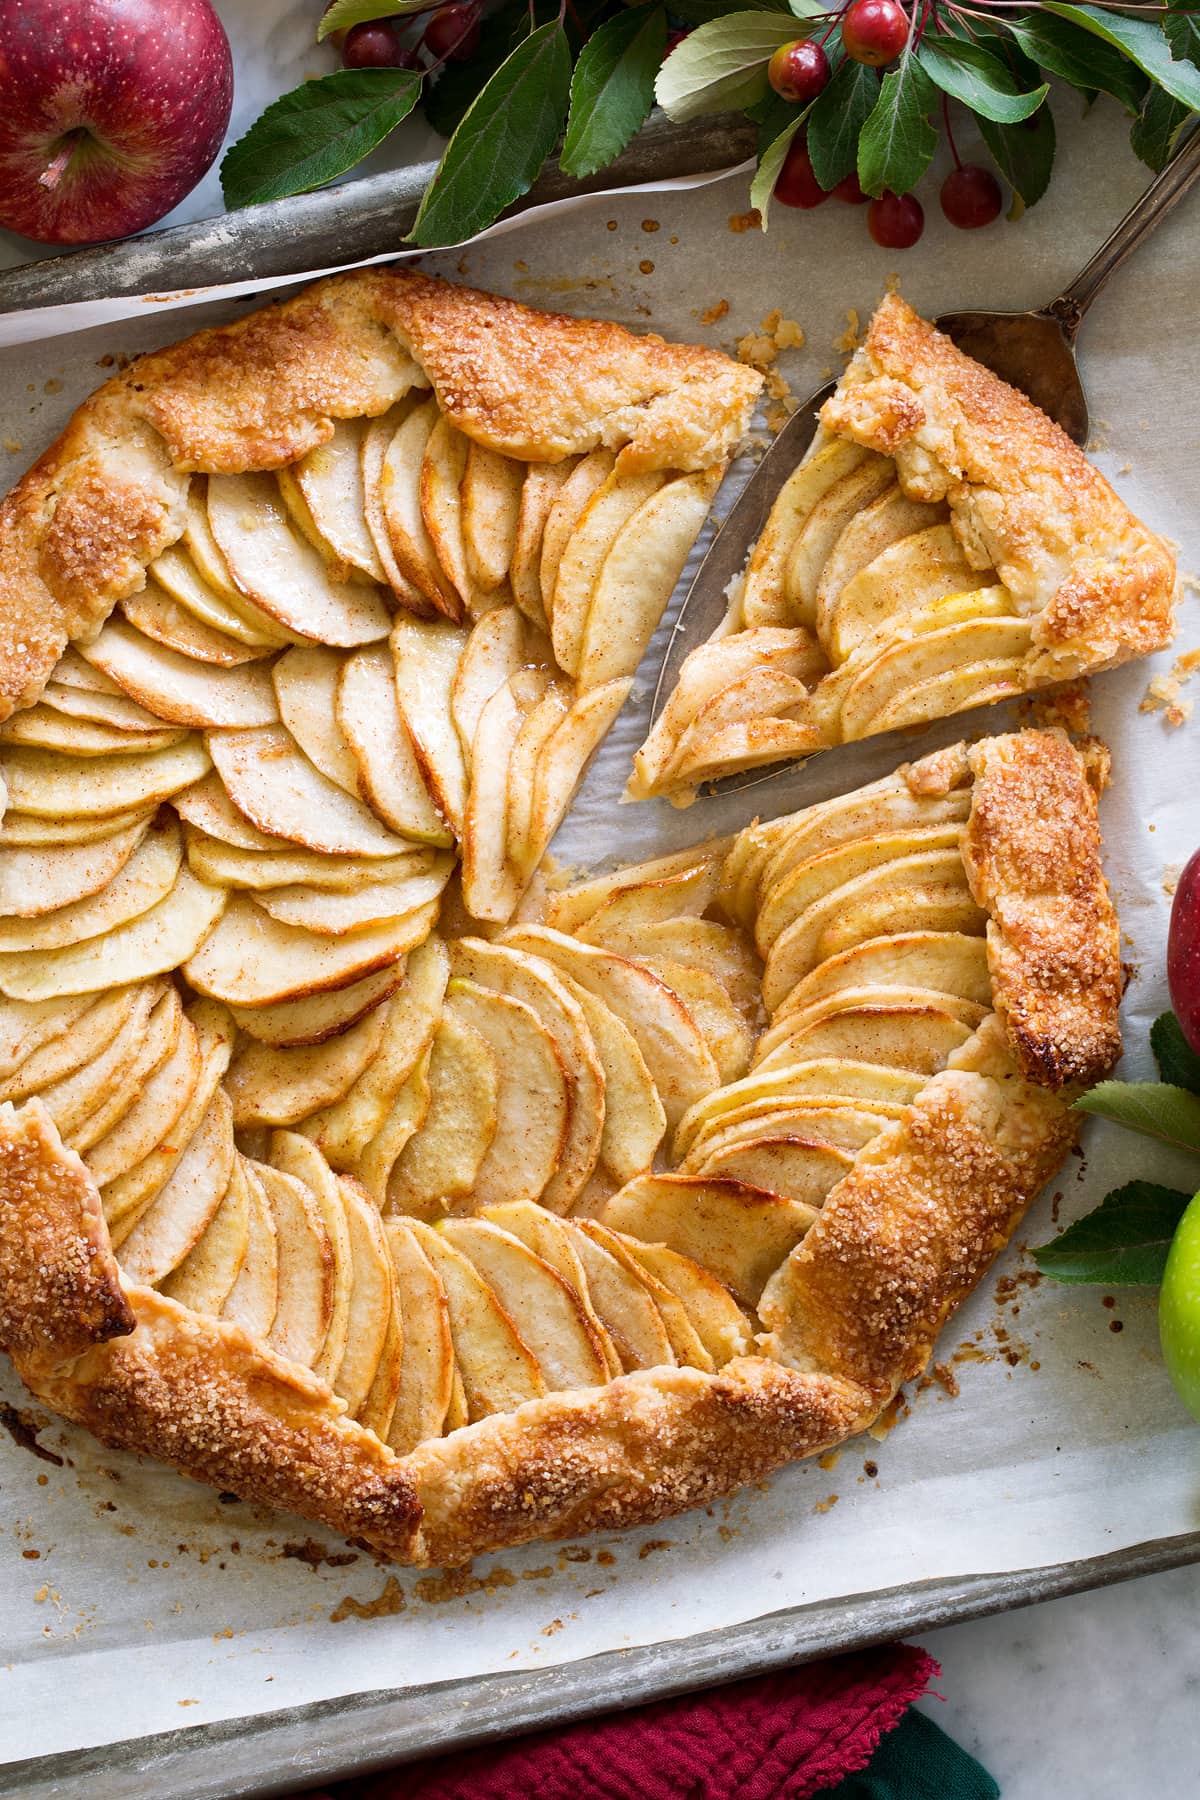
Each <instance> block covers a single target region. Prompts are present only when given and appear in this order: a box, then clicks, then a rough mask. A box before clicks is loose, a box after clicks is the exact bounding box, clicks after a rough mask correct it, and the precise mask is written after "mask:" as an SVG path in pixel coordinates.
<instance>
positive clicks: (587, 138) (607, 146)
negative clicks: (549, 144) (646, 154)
mask: <svg viewBox="0 0 1200 1800" xmlns="http://www.w3.org/2000/svg"><path fill="white" fill-rule="evenodd" d="M666 45H667V15H666V13H665V12H664V11H663V9H662V7H661V6H633V7H626V8H625V9H624V10H623V11H621V12H619V13H617V15H616V16H615V17H614V18H611V19H609V20H608V21H607V22H606V23H605V24H603V25H601V26H600V27H599V29H598V30H596V31H594V32H593V33H592V35H591V37H590V38H589V39H588V41H587V43H586V44H585V45H584V47H583V49H582V50H581V51H580V53H579V61H578V62H577V63H576V65H575V73H574V75H573V76H572V78H571V112H570V116H569V118H568V120H567V136H566V141H565V142H564V144H563V148H562V155H561V157H560V159H559V160H560V162H561V164H562V167H563V169H564V170H565V172H566V173H567V174H568V175H574V176H582V175H592V174H594V173H595V171H596V170H597V169H602V168H603V167H604V165H605V164H606V163H610V162H611V161H612V160H613V158H614V157H615V156H619V155H620V154H621V152H622V150H624V148H625V146H626V144H628V143H629V141H630V139H631V138H632V137H633V135H634V133H635V132H637V131H639V130H640V129H641V126H642V124H643V123H644V121H645V118H646V115H647V113H648V112H649V111H650V108H651V107H652V106H653V105H654V77H655V75H656V74H657V73H658V68H659V64H660V63H661V62H662V59H663V51H664V50H665V49H666Z"/></svg>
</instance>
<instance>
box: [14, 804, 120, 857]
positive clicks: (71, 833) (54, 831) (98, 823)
mask: <svg viewBox="0 0 1200 1800" xmlns="http://www.w3.org/2000/svg"><path fill="white" fill-rule="evenodd" d="M154 813H155V808H154V807H153V806H134V807H127V808H126V809H125V810H124V811H123V812H119V813H106V814H104V815H103V816H100V817H97V818H94V819H93V818H80V819H65V818H58V819H49V818H47V819H39V818H35V817H34V816H33V814H32V813H23V812H17V811H15V810H13V809H11V808H10V810H9V811H8V812H6V813H5V814H4V816H3V818H2V819H0V847H3V848H4V849H10V848H13V849H19V850H29V849H47V848H52V849H61V848H62V847H63V846H64V845H68V844H98V843H100V842H101V841H102V839H104V838H107V837H111V836H112V835H113V833H114V832H117V831H126V830H128V828H129V827H130V826H131V825H148V824H149V823H150V821H151V819H152V818H153V817H154Z"/></svg>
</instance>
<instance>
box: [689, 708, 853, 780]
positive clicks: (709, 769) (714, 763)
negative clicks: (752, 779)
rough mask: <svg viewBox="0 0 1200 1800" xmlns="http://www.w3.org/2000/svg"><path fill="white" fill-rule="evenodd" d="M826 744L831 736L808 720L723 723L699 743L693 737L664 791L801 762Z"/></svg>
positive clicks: (757, 720) (762, 720)
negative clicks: (781, 764)
mask: <svg viewBox="0 0 1200 1800" xmlns="http://www.w3.org/2000/svg"><path fill="white" fill-rule="evenodd" d="M826 747H827V740H826V739H825V737H824V736H823V734H822V732H821V730H820V729H819V727H817V726H816V725H813V724H811V723H809V722H807V721H804V720H797V719H754V720H750V721H749V722H748V723H746V724H744V725H723V726H720V727H718V729H717V730H716V731H714V732H713V733H712V735H711V737H707V738H703V739H701V740H700V741H699V742H697V743H695V744H692V743H691V742H690V741H689V743H688V744H687V745H686V746H685V747H684V749H683V750H681V752H680V755H679V758H678V760H677V761H676V762H675V763H674V764H673V765H672V767H671V769H670V771H669V773H668V775H667V778H666V779H665V780H664V782H663V783H662V787H661V790H660V791H662V792H664V793H666V792H669V791H670V790H672V789H674V788H687V787H690V788H695V787H698V786H699V785H700V784H701V783H702V782H705V781H724V780H725V779H726V778H727V777H728V776H730V775H739V774H742V773H743V772H744V771H745V770H747V769H765V768H769V767H770V765H771V764H772V763H785V762H797V761H799V760H802V759H803V758H805V757H808V756H811V755H812V754H813V753H814V751H817V750H822V749H825V748H826ZM656 791H657V790H656Z"/></svg>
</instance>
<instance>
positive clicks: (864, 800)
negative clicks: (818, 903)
mask: <svg viewBox="0 0 1200 1800" xmlns="http://www.w3.org/2000/svg"><path fill="white" fill-rule="evenodd" d="M970 810H971V795H970V791H969V789H966V788H960V789H956V790H952V791H951V792H950V793H949V794H945V795H941V796H938V797H936V798H931V797H929V796H927V795H923V794H922V795H918V794H914V793H912V791H911V790H910V788H909V786H908V783H907V782H906V781H905V780H904V779H903V778H902V777H900V776H897V775H890V776H888V777H887V778H886V779H885V780H883V781H877V782H873V783H872V784H871V786H870V787H865V788H860V789H858V791H857V792H855V793H851V794H842V795H839V796H837V797H836V798H835V799H833V800H826V801H824V802H823V803H822V804H821V805H820V806H813V807H808V808H807V809H806V810H805V811H804V812H803V813H799V814H797V815H796V816H795V818H794V819H792V820H790V821H789V820H787V819H783V820H777V821H776V826H777V827H782V829H781V830H779V831H778V833H777V835H776V836H774V837H773V838H772V840H771V842H770V843H769V845H767V847H766V853H765V857H764V860H763V864H762V869H761V879H760V881H759V884H758V901H761V900H762V899H765V898H766V897H767V896H768V895H769V894H770V892H771V890H772V889H773V888H774V887H775V886H776V885H777V884H778V883H779V882H780V881H782V880H783V879H784V877H785V876H786V875H788V874H789V873H790V872H791V870H792V869H794V868H795V867H796V865H797V864H798V863H800V862H803V861H807V860H808V859H809V858H810V857H814V856H819V855H820V854H821V853H822V852H823V851H826V850H832V849H834V848H835V847H836V846H837V845H839V844H848V843H852V842H855V841H857V840H858V839H861V838H869V837H885V836H888V835H889V834H892V833H896V832H900V831H907V830H910V829H911V830H923V829H925V828H926V827H928V826H932V825H947V824H955V823H957V824H959V825H965V823H966V820H967V817H968V815H969V813H970ZM758 901H756V902H755V905H756V906H757V904H758Z"/></svg>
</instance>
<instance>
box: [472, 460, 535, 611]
mask: <svg viewBox="0 0 1200 1800" xmlns="http://www.w3.org/2000/svg"><path fill="white" fill-rule="evenodd" d="M524 479H525V465H524V463H519V462H514V461H513V459H512V458H511V457H509V456H501V455H500V453H499V452H498V451H496V450H489V449H488V448H487V447H486V445H484V444H476V443H473V442H470V441H468V444H467V460H466V466H465V467H464V469H463V477H462V488H461V502H462V534H463V547H464V549H465V551H466V562H467V578H468V580H469V581H470V583H471V586H472V588H473V589H475V590H476V591H478V592H480V593H484V594H490V593H493V592H494V591H495V589H496V588H498V587H499V586H500V583H501V582H502V581H503V580H504V578H505V576H506V575H507V574H508V571H509V568H510V567H511V565H512V559H513V550H514V548H515V545H516V540H517V521H518V519H519V517H520V512H521V491H522V487H523V485H524Z"/></svg>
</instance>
